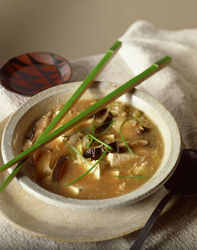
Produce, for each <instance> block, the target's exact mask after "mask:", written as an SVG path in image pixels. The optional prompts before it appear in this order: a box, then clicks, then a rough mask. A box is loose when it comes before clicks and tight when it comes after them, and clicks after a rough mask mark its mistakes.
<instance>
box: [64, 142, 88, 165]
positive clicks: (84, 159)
mask: <svg viewBox="0 0 197 250" xmlns="http://www.w3.org/2000/svg"><path fill="white" fill-rule="evenodd" d="M66 145H68V146H69V147H70V148H71V149H72V150H73V151H74V152H75V153H76V154H78V155H79V156H80V158H81V159H82V160H83V161H85V162H86V163H88V164H90V163H89V161H87V160H86V158H85V157H83V155H82V154H81V153H80V152H79V151H78V150H77V149H76V148H75V147H74V146H73V145H70V144H68V143H66Z"/></svg>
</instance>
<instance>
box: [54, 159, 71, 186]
mask: <svg viewBox="0 0 197 250" xmlns="http://www.w3.org/2000/svg"><path fill="white" fill-rule="evenodd" d="M67 159H68V157H67V156H66V155H63V156H61V157H60V158H59V160H58V161H57V163H56V165H55V167H54V169H53V173H52V182H54V183H59V181H60V180H61V179H62V177H63V175H64V173H65V169H66V161H67Z"/></svg>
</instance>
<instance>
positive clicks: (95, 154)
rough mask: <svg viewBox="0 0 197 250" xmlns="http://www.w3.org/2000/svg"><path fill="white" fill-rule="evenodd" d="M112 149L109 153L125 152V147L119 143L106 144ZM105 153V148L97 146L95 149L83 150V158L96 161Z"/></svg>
mask: <svg viewBox="0 0 197 250" xmlns="http://www.w3.org/2000/svg"><path fill="white" fill-rule="evenodd" d="M108 145H109V146H110V147H112V148H113V150H111V151H110V152H111V153H124V152H126V150H127V149H126V147H124V146H123V145H121V144H120V143H118V142H116V141H114V142H111V143H109V144H108ZM104 152H105V147H104V146H103V145H99V146H97V147H91V148H88V149H86V150H85V152H84V153H83V157H84V158H91V160H98V159H99V158H100V156H101V155H102V154H103V153H104Z"/></svg>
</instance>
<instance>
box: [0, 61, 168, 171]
mask: <svg viewBox="0 0 197 250" xmlns="http://www.w3.org/2000/svg"><path fill="white" fill-rule="evenodd" d="M170 61H171V58H170V57H168V56H166V57H164V58H162V59H160V60H159V61H157V62H156V63H154V64H153V65H151V66H150V67H149V68H148V69H146V70H145V71H143V72H142V73H140V74H139V75H137V76H135V77H134V78H133V79H131V80H129V81H128V82H126V83H124V84H123V85H121V86H120V87H118V88H116V89H115V90H113V91H112V92H111V93H109V94H107V95H106V96H104V97H103V98H101V99H100V100H98V101H97V102H96V103H95V104H93V105H92V106H90V107H88V108H87V109H86V110H84V111H82V112H81V113H80V114H78V115H76V116H75V117H73V118H72V119H71V120H69V121H68V122H67V123H65V124H63V125H62V126H61V127H59V128H57V129H56V130H55V131H53V132H52V133H50V134H49V135H47V136H44V138H42V140H40V139H39V141H37V142H36V143H35V144H33V145H32V146H31V147H30V148H28V149H26V150H25V151H24V152H22V153H20V154H18V155H17V156H15V157H14V158H13V159H11V160H10V161H8V162H7V163H6V164H4V165H3V166H1V167H0V172H2V171H4V170H5V169H7V168H9V167H11V166H12V165H14V164H16V163H18V162H19V161H21V160H23V159H24V158H27V157H28V156H29V155H31V154H32V153H33V152H34V151H35V150H37V149H38V148H40V147H41V146H43V145H45V144H47V143H49V142H50V141H52V140H54V139H55V138H57V137H58V136H60V135H62V134H63V133H65V132H66V131H67V130H69V129H70V128H72V127H74V126H75V125H77V124H78V123H79V122H81V121H82V120H84V119H85V118H87V117H89V116H91V115H93V114H94V113H96V112H98V111H99V110H100V109H101V108H103V106H104V105H107V104H109V103H110V102H112V100H115V99H117V98H118V97H120V96H121V95H123V94H125V93H126V92H127V91H129V90H131V89H132V88H134V87H135V86H136V85H138V84H139V83H141V82H142V81H144V80H145V79H147V78H148V77H150V76H152V75H153V74H154V73H156V72H158V71H159V70H160V69H162V68H163V67H165V66H166V65H167V64H169V62H170ZM80 91H81V90H80V89H78V90H77V93H79V92H80ZM73 98H74V97H73ZM72 101H73V102H74V100H73V99H72ZM60 112H61V111H60ZM59 114H60V113H58V115H59ZM58 115H57V116H58ZM52 123H53V125H54V123H55V121H54V120H53V121H52ZM120 134H121V131H120ZM122 138H124V137H122ZM124 141H125V139H124ZM125 142H126V141H125ZM126 145H127V143H126ZM128 149H130V148H129V146H128ZM129 151H130V153H132V154H133V152H132V150H131V149H130V150H129Z"/></svg>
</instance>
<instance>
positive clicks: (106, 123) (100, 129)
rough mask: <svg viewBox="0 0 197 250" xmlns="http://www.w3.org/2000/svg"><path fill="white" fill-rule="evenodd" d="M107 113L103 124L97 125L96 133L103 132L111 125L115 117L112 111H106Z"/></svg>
mask: <svg viewBox="0 0 197 250" xmlns="http://www.w3.org/2000/svg"><path fill="white" fill-rule="evenodd" d="M106 113H107V116H106V118H105V120H104V121H102V123H103V124H102V125H100V126H99V127H97V128H96V129H95V134H100V133H102V132H103V131H104V130H105V129H107V128H108V127H109V125H110V123H111V122H112V119H113V115H112V113H111V112H109V111H108V112H106Z"/></svg>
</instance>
